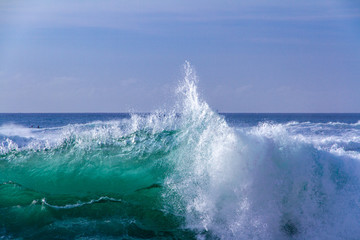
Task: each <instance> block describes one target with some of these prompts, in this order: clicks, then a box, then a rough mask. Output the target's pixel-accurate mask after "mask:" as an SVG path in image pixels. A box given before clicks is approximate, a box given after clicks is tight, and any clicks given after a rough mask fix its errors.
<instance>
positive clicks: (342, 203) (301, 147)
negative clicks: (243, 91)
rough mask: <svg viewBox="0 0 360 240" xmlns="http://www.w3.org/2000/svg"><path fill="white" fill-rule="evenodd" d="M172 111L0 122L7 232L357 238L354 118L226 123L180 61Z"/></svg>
mask: <svg viewBox="0 0 360 240" xmlns="http://www.w3.org/2000/svg"><path fill="white" fill-rule="evenodd" d="M177 92H178V96H179V101H178V102H177V104H176V106H175V107H174V109H173V110H172V111H163V112H161V111H159V112H156V113H153V114H149V115H137V114H132V115H131V117H130V118H122V119H119V120H113V121H97V122H89V123H85V124H69V125H66V126H60V127H59V126H57V127H51V128H50V127H49V128H40V129H29V128H26V127H22V126H17V125H11V124H8V125H3V126H1V127H0V236H1V237H2V238H5V239H11V238H24V239H119V238H120V239H357V238H358V236H360V224H359V221H358V219H359V217H360V208H359V206H360V200H359V199H360V191H359V189H360V187H359V186H360V182H359V181H360V174H359V173H360V164H359V159H360V155H359V150H358V149H359V144H360V137H359V133H360V132H359V122H358V123H334V122H332V123H331V122H330V123H326V122H323V123H321V124H319V123H316V124H314V123H311V122H303V123H299V122H286V123H282V124H275V123H260V124H254V125H251V124H250V125H247V126H233V127H229V126H228V124H227V122H226V121H225V120H224V118H223V117H221V116H219V115H218V114H217V113H215V112H213V111H212V110H211V109H210V108H209V106H208V105H207V104H206V102H204V101H202V100H201V99H200V98H199V97H198V94H197V90H196V77H195V75H194V73H193V70H192V69H191V68H190V66H188V65H187V66H186V70H185V79H184V81H183V83H182V84H181V85H180V87H179V88H178V90H177Z"/></svg>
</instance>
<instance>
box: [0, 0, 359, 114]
mask: <svg viewBox="0 0 360 240" xmlns="http://www.w3.org/2000/svg"><path fill="white" fill-rule="evenodd" d="M357 2H358V1H350V0H349V1H347V0H317V1H295V0H272V1H268V0H244V1H240V0H231V1H230V0H223V1H214V0H206V1H205V0H197V1H190V0H181V1H180V0H178V1H175V0H166V1H165V0H152V1H145V0H143V1H140V0H128V1H127V0H107V1H100V0H87V1H85V0H71V1H70V0H62V1H53V0H22V1H20V0H1V1H0V112H15V113H16V112H128V111H135V112H149V111H154V110H156V109H159V108H162V107H164V106H167V105H169V104H170V105H171V104H172V102H174V101H175V100H174V99H175V97H174V94H175V89H176V86H177V85H178V84H179V81H180V80H181V78H182V76H183V70H182V68H183V64H184V62H185V61H186V60H187V61H190V63H191V64H192V65H193V66H194V68H195V69H196V72H197V75H198V77H199V83H198V87H199V91H200V94H201V96H202V98H203V99H205V100H206V101H207V102H208V104H209V105H210V106H211V107H212V108H213V109H216V110H218V111H220V112H293V113H294V112H309V113H313V112H339V113H343V112H360V2H359V3H357Z"/></svg>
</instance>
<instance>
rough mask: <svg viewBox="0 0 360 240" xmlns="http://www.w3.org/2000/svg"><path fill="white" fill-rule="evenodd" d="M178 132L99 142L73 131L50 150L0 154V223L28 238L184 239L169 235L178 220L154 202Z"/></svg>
mask: <svg viewBox="0 0 360 240" xmlns="http://www.w3.org/2000/svg"><path fill="white" fill-rule="evenodd" d="M103 129H105V130H106V131H107V130H109V129H106V128H103ZM92 130H94V129H91V130H87V134H88V133H89V131H92ZM178 134H179V133H178V132H177V131H174V130H173V131H167V130H163V131H159V132H153V130H139V131H135V132H133V133H131V134H128V135H124V136H122V137H118V138H115V137H113V138H111V139H105V140H106V141H105V142H101V140H100V139H99V138H98V137H97V136H96V134H95V137H90V138H85V137H84V136H82V137H80V136H78V135H76V134H75V135H71V136H70V137H67V138H65V139H63V141H62V143H61V144H58V145H57V146H54V147H51V148H47V147H45V148H42V149H23V150H13V151H9V152H7V153H6V154H3V155H2V156H1V158H0V171H1V174H0V182H2V183H3V184H1V185H0V196H2V197H1V199H0V212H1V214H0V216H1V217H0V226H2V227H3V228H4V229H5V230H4V231H6V233H7V234H9V235H10V236H14V237H17V236H25V237H31V238H37V237H41V236H49V237H51V236H52V237H55V238H59V237H60V238H62V237H65V236H66V234H68V235H67V236H68V237H70V238H72V237H74V236H78V234H79V233H84V234H83V236H86V235H87V234H89V236H94V235H95V236H96V235H97V234H99V235H100V236H101V235H102V234H105V235H110V236H112V235H113V236H119V235H124V236H127V235H128V236H129V237H140V238H141V237H142V236H144V237H152V236H157V235H159V234H160V235H161V234H165V235H166V234H168V235H169V236H171V237H174V236H176V235H180V236H182V235H184V234H185V235H184V236H186V235H187V234H188V233H187V232H186V231H184V232H182V231H177V233H176V234H175V233H172V231H173V230H174V229H178V228H179V227H180V226H181V224H182V221H183V219H182V218H181V217H177V216H175V215H174V214H173V213H171V212H170V213H169V212H167V211H166V210H164V209H163V205H164V203H163V199H162V194H163V193H164V179H165V176H166V175H168V174H170V173H171V169H172V166H171V164H170V163H171V162H170V161H169V160H168V158H169V154H170V153H171V152H172V151H175V149H176V148H177V147H178V145H179V143H178V142H177V141H176V136H177V135H178ZM80 135H81V134H80ZM107 137H108V136H107ZM102 140H104V139H102ZM64 234H65V235H64Z"/></svg>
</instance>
